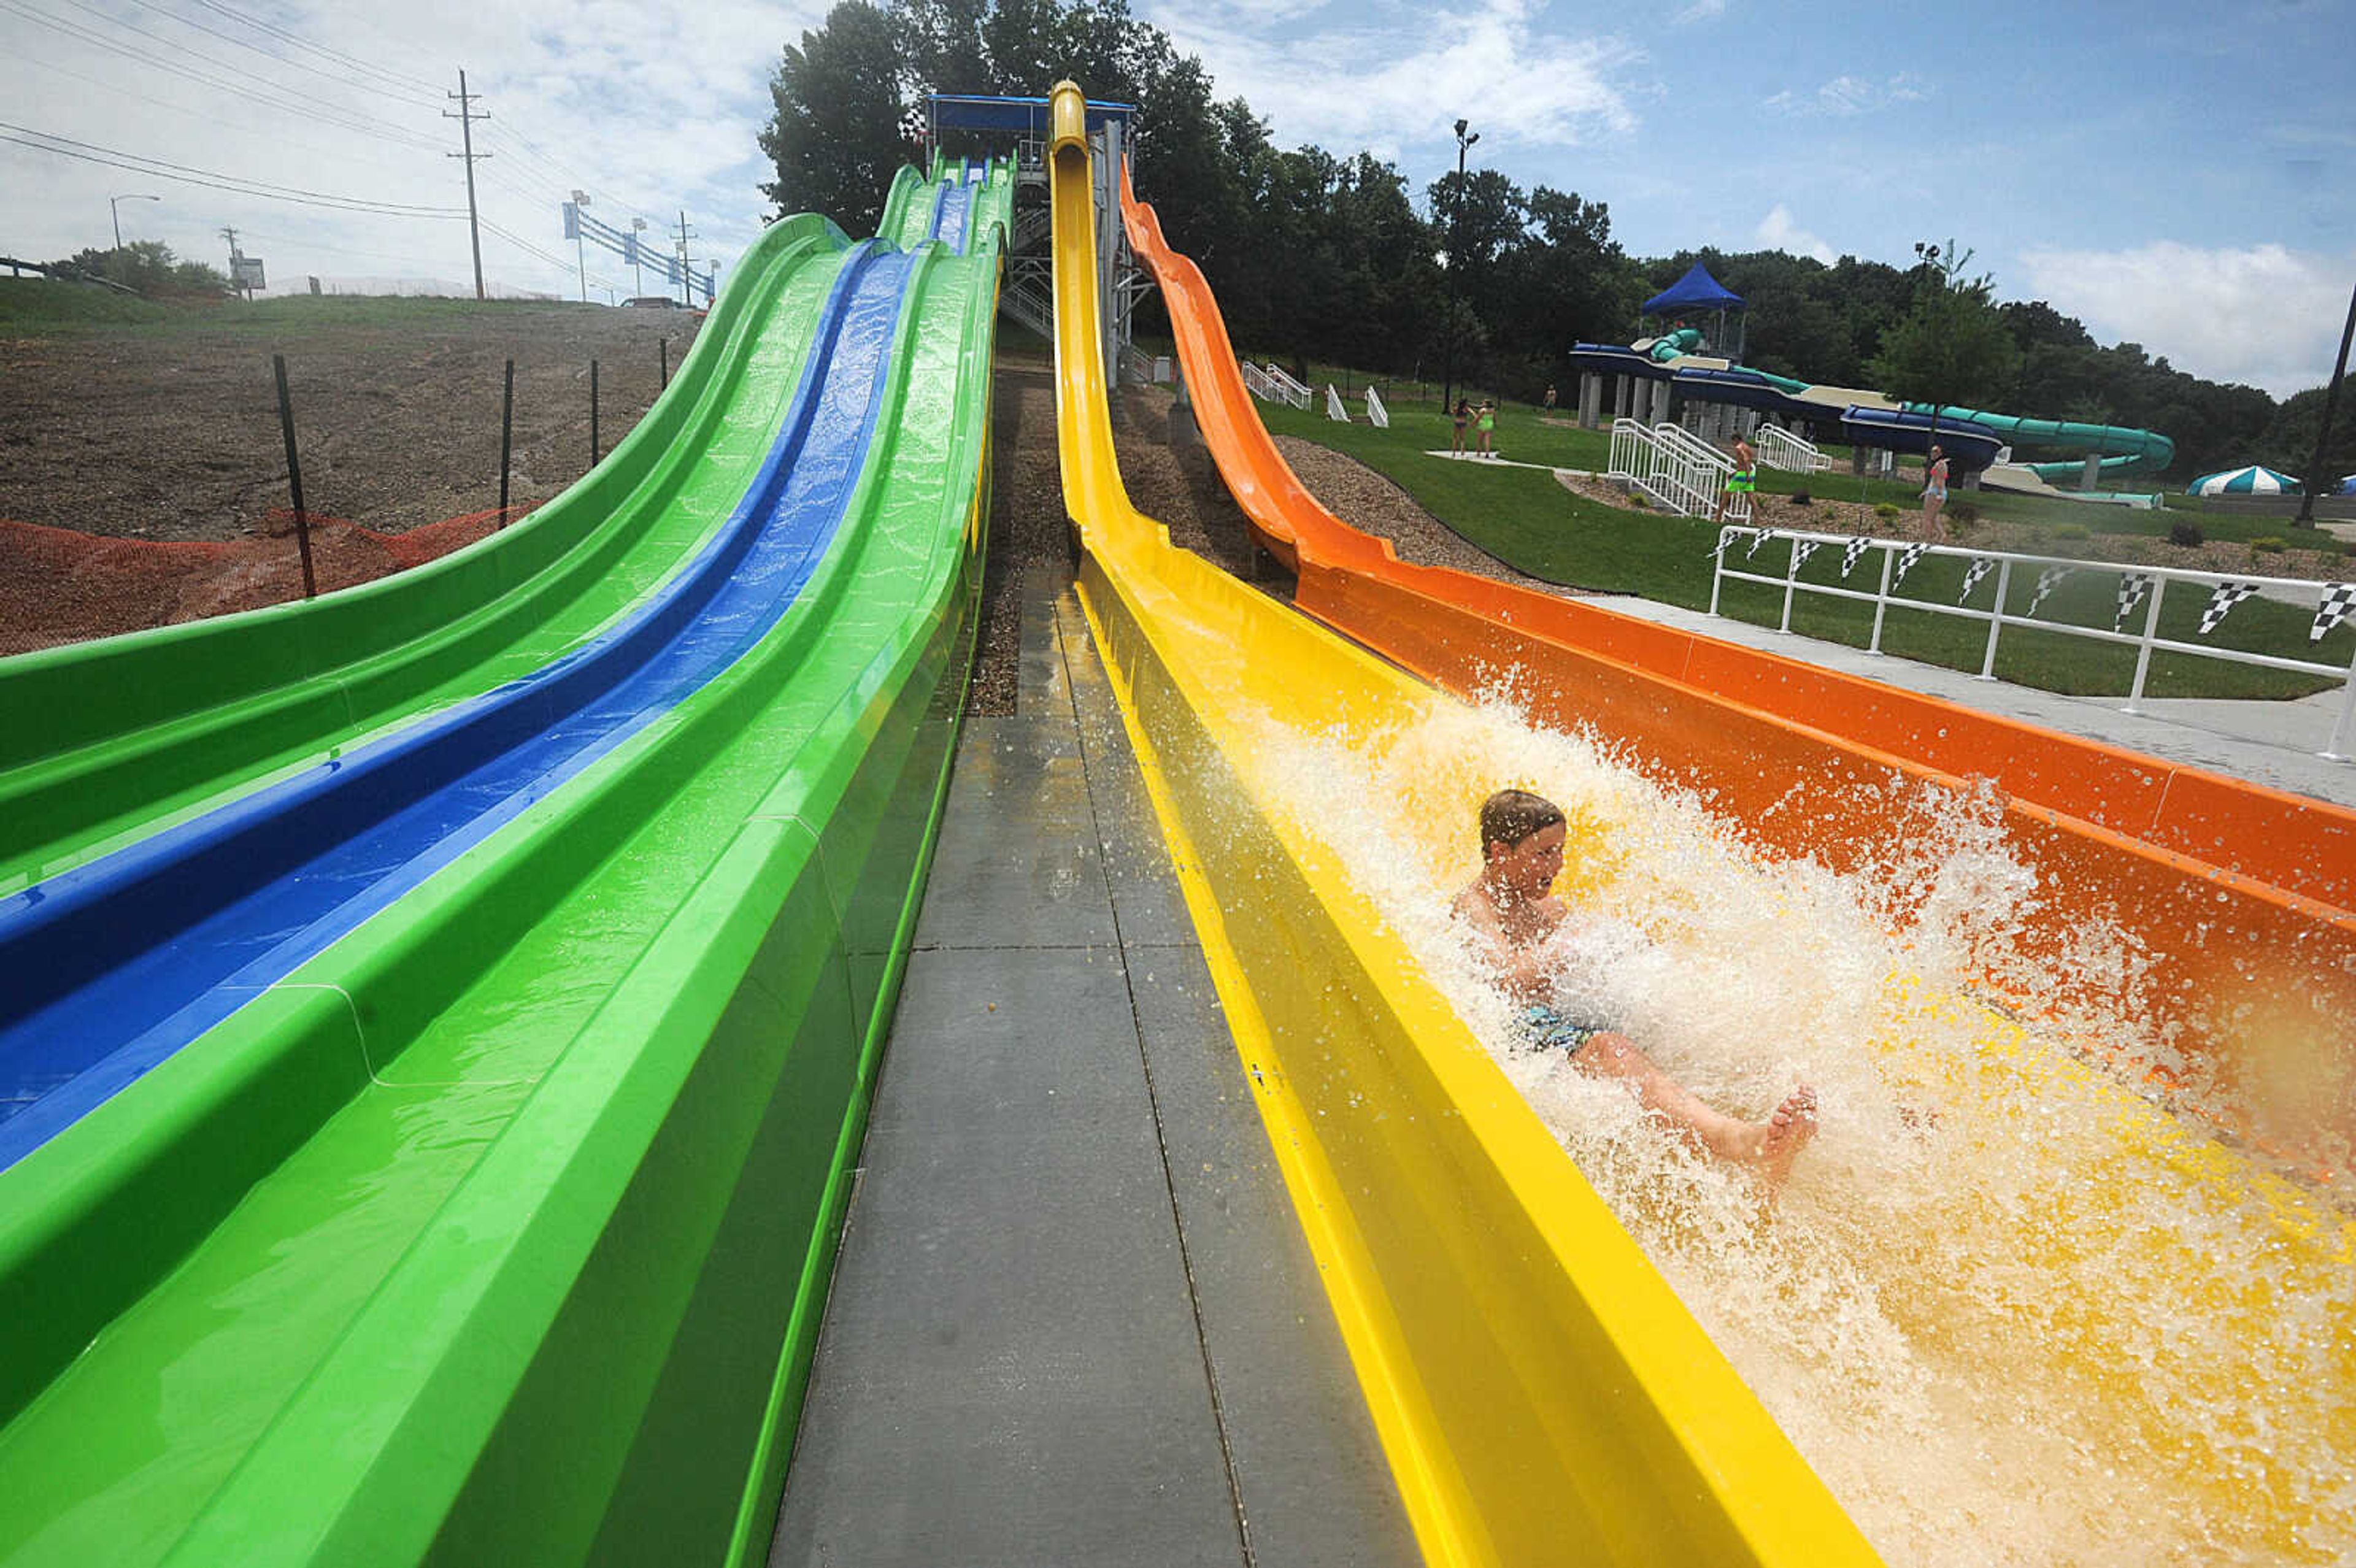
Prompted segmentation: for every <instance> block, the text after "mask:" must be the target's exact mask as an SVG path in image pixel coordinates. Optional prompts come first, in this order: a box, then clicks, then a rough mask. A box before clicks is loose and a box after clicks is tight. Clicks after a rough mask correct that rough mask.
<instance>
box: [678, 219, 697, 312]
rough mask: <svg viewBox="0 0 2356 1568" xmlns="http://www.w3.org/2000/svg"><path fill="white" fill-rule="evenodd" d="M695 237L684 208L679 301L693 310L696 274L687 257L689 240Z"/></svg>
mask: <svg viewBox="0 0 2356 1568" xmlns="http://www.w3.org/2000/svg"><path fill="white" fill-rule="evenodd" d="M695 238H696V234H695V231H694V230H693V229H690V228H688V226H687V214H686V212H685V211H683V210H682V211H681V212H680V215H679V303H680V304H683V305H685V306H687V307H688V308H689V309H691V310H692V309H694V308H695V288H694V274H693V273H691V272H689V271H688V268H689V266H690V265H691V263H690V262H689V261H688V259H687V242H688V241H689V240H692V239H695Z"/></svg>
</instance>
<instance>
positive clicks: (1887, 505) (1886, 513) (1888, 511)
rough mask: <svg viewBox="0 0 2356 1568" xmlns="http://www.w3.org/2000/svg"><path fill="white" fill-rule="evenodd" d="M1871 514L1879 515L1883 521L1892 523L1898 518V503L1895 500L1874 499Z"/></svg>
mask: <svg viewBox="0 0 2356 1568" xmlns="http://www.w3.org/2000/svg"><path fill="white" fill-rule="evenodd" d="M1873 515H1874V516H1875V517H1879V518H1880V519H1881V520H1882V521H1883V522H1885V523H1894V522H1896V521H1897V520H1898V516H1899V514H1898V503H1897V502H1895V501H1876V502H1875V503H1874V504H1873Z"/></svg>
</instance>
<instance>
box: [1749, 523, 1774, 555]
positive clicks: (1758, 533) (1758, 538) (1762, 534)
mask: <svg viewBox="0 0 2356 1568" xmlns="http://www.w3.org/2000/svg"><path fill="white" fill-rule="evenodd" d="M1774 537H1775V530H1774V529H1773V528H1753V529H1751V543H1750V544H1749V545H1747V546H1745V547H1744V549H1743V551H1742V559H1743V560H1750V559H1751V557H1752V556H1754V555H1757V554H1758V553H1759V547H1760V546H1761V545H1762V544H1765V543H1766V542H1767V541H1768V540H1769V539H1773V538H1774Z"/></svg>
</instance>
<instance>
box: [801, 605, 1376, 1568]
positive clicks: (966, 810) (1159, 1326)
mask: <svg viewBox="0 0 2356 1568" xmlns="http://www.w3.org/2000/svg"><path fill="white" fill-rule="evenodd" d="M1022 638H1023V642H1022V675H1021V684H1020V687H1019V688H1018V691H1017V696H1016V712H1015V713H1014V715H1013V716H1012V717H1008V718H980V717H974V718H969V719H968V720H966V725H965V731H964V736H963V739H962V741H961V742H960V747H959V751H958V760H957V770H956V773H955V777H954V782H953V783H952V784H951V787H950V794H949V798H948V811H947V815H946V817H945V819H944V822H943V825H942V829H941V837H940V842H939V847H938V850H937V856H936V859H935V860H934V863H933V868H932V874H931V880H930V882H929V886H928V892H927V896H926V904H925V911H924V916H923V921H922V923H921V924H920V926H919V927H918V930H917V933H916V945H915V950H914V952H913V953H912V955H911V957H910V960H909V965H908V971H907V978H906V981H905V987H904V989H903V991H902V993H901V997H900V1005H899V1011H898V1015H897V1018H896V1019H895V1021H894V1026H893V1031H892V1037H891V1043H890V1046H889V1048H888V1050H887V1051H886V1052H885V1055H884V1059H883V1071H882V1077H881V1080H880V1083H879V1086H878V1089H877V1092H876V1097H875V1105H874V1111H873V1119H872V1121H871V1122H870V1125H869V1129H868V1134H867V1142H866V1146H865V1149H864V1151H863V1154H862V1169H861V1173H860V1180H859V1186H858V1188H857V1189H856V1192H855V1196H854V1197H853V1199H852V1202H851V1212H850V1218H849V1221H848V1225H847V1228H846V1232H845V1235H844V1240H843V1245H842V1253H841V1261H840V1264H839V1265H838V1267H837V1271H836V1275H835V1281H834V1287H833V1292H832V1294H831V1296H830V1298H829V1301H828V1307H827V1318H826V1325H825V1328H824V1330H823V1331H822V1333H821V1336H820V1338H819V1348H818V1356H817V1360H816V1363H815V1365H814V1368H813V1371H812V1373H811V1381H810V1385H809V1400H808V1403H807V1405H806V1407H805V1410H804V1413H803V1416H802V1423H801V1430H800V1434H799V1439H798V1445H797V1447H796V1450H795V1454H794V1459H793V1466H792V1468H791V1470H790V1472H789V1474H788V1477H787V1488H786V1494H785V1499H784V1503H783V1506H782V1507H781V1509H780V1510H779V1517H778V1522H777V1529H776V1537H775V1540H774V1542H773V1544H772V1548H771V1552H770V1557H769V1561H770V1563H772V1564H773V1565H774V1568H786V1565H789V1564H790V1565H794V1568H801V1565H805V1564H808V1565H816V1564H820V1563H827V1564H834V1563H861V1564H866V1565H889V1564H911V1565H913V1564H920V1563H923V1564H929V1563H963V1564H973V1565H986V1564H1001V1563H1002V1564H1009V1565H1012V1564H1033V1563H1089V1564H1120V1563H1136V1564H1141V1565H1142V1564H1180V1563H1202V1564H1210V1563H1237V1564H1258V1565H1268V1568H1272V1565H1275V1564H1280V1563H1351V1564H1375V1565H1380V1564H1387V1563H1400V1564H1405V1563H1414V1562H1417V1561H1419V1558H1418V1556H1417V1553H1416V1549H1415V1545H1414V1541H1413V1538H1412V1536H1411V1534H1410V1533H1409V1531H1408V1523H1407V1520H1406V1516H1405V1514H1404V1512H1403V1511H1402V1509H1401V1507H1400V1504H1399V1499H1398V1492H1397V1490H1396V1488H1395V1487H1394V1486H1393V1483H1392V1481H1391V1477H1390V1474H1389V1471H1388V1469H1387V1467H1386V1465H1385V1462H1384V1459H1383V1455H1382V1451H1381V1449H1380V1447H1379V1446H1378V1445H1377V1443H1376V1437H1375V1432H1374V1428H1373V1424H1372V1423H1371V1421H1370V1420H1369V1418H1368V1415H1367V1413H1366V1409H1365V1401H1364V1398H1363V1396H1362V1395H1361V1394H1360V1392H1359V1391H1358V1386H1357V1382H1356V1381H1355V1378H1354V1377H1353V1376H1352V1374H1351V1370H1350V1365H1349V1362H1348V1360H1347V1357H1346V1355H1345V1353H1344V1349H1343V1346H1342V1341H1341V1339H1340V1336H1339V1334H1338V1333H1337V1331H1336V1329H1335V1327H1334V1323H1333V1312H1332V1309H1331V1308H1330V1307H1329V1306H1328V1305H1327V1302H1326V1298H1325V1294H1324V1292H1323V1288H1322V1287H1321V1285H1320V1283H1319V1280H1318V1276H1317V1272H1316V1268H1315V1265H1314V1264H1313V1263H1312V1258H1311V1255H1310V1253H1309V1249H1308V1246H1307V1244H1306V1243H1305V1242H1304V1241H1303V1239H1302V1237H1301V1228H1300V1225H1299V1222H1298V1221H1296V1220H1295V1219H1294V1217H1293V1214H1292V1210H1291V1206H1290V1202H1289V1200H1288V1199H1287V1197H1286V1192H1285V1188H1284V1183H1283V1180H1282V1179H1281V1177H1280V1173H1279V1171H1278V1169H1277V1167H1276V1164H1275V1161H1274V1158H1273V1157H1272V1155H1271V1153H1270V1150H1269V1143H1268V1135H1267V1133H1266V1131H1265V1130H1264V1129H1263V1127H1262V1125H1261V1122H1260V1118H1259V1115H1258V1112H1257V1111H1256V1110H1255V1108H1254V1106H1253V1104H1252V1101H1251V1097H1250V1095H1249V1093H1248V1089H1247V1085H1246V1084H1245V1083H1244V1081H1243V1070H1242V1067H1241V1065H1240V1063H1239V1061H1238V1059H1237V1052H1236V1049H1235V1046H1234V1043H1233V1041H1232V1040H1231V1039H1230V1037H1229V1035H1228V1032H1227V1029H1226V1024H1225V1022H1224V1019H1223V1017H1222V1015H1221V1012H1220V1009H1219V1004H1218V999H1217V996H1216V994H1215V991H1214V990H1213V988H1212V985H1211V979H1210V976H1209V974H1208V972H1207V971H1206V969H1205V966H1204V961H1203V955H1202V949H1201V947H1200V945H1199V944H1198V942H1197V940H1196V937H1195V934H1194V927H1193V925H1192V923H1190V922H1189V920H1188V918H1187V914H1186V910H1185V905H1184V903H1183V900H1182V899H1181V897H1180V894H1179V891H1178V887H1177V883H1176V881H1175V880H1174V878H1173V875H1172V873H1171V869H1170V866H1169V862H1168V859H1167V858H1166V854H1165V852H1164V849H1163V848H1162V837H1161V834H1160V832H1159V830H1158V828H1157V827H1156V826H1155V823H1154V817H1153V811H1152V807H1151V804H1150V802H1149V801H1148V799H1147V797H1146V795H1145V791H1144V785H1143V781H1142V779H1141V776H1140V775H1139V773H1138V769H1137V763H1136V760H1135V756H1134V754H1133V753H1132V752H1131V751H1130V746H1129V742H1128V740H1127V738H1126V736H1125V734H1124V732H1123V731H1122V728H1121V722H1120V717H1119V711H1118V709H1116V707H1115V705H1114V701H1113V697H1112V693H1111V690H1110V688H1109V687H1108V684H1107V682H1106V677H1105V673H1104V670H1103V667H1102V666H1101V664H1100V663H1099V662H1098V655H1097V652H1096V649H1095V646H1094V645H1093V644H1092V643H1091V641H1090V639H1089V636H1088V633H1087V626H1086V624H1085V623H1084V622H1083V620H1082V618H1081V616H1080V613H1079V610H1078V606H1077V603H1076V600H1075V598H1074V596H1073V593H1072V590H1071V587H1070V584H1069V582H1068V581H1067V580H1066V575H1065V574H1064V573H1062V572H1060V571H1055V570H1052V569H1050V568H1044V567H1033V568H1032V569H1031V571H1030V574H1029V576H1028V577H1027V578H1026V580H1025V592H1024V596H1023V628H1022Z"/></svg>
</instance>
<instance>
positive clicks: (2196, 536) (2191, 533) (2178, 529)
mask: <svg viewBox="0 0 2356 1568" xmlns="http://www.w3.org/2000/svg"><path fill="white" fill-rule="evenodd" d="M2168 542H2169V543H2170V544H2180V545H2183V546H2185V547H2187V548H2188V549H2189V548H2190V547H2191V546H2193V545H2200V544H2206V543H2208V542H2209V536H2208V535H2206V534H2204V533H2202V532H2201V525H2200V524H2198V523H2170V524H2169V525H2168Z"/></svg>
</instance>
